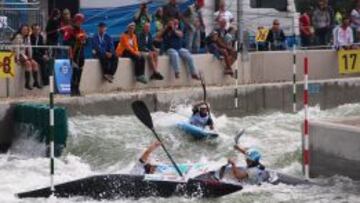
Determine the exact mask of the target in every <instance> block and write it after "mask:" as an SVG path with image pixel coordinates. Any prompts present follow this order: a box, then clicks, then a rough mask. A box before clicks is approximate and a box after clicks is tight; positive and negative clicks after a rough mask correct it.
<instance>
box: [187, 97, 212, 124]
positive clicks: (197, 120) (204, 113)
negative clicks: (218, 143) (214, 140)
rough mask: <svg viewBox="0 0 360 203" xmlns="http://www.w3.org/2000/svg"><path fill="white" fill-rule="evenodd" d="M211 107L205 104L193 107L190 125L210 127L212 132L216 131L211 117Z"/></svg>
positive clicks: (200, 103)
mask: <svg viewBox="0 0 360 203" xmlns="http://www.w3.org/2000/svg"><path fill="white" fill-rule="evenodd" d="M209 108H210V105H209V104H208V103H205V102H197V103H195V104H194V105H193V109H192V111H193V114H192V116H191V117H190V124H191V125H194V126H197V127H200V128H206V126H209V128H210V130H214V122H213V120H212V118H211V117H210V115H209V112H210V111H209Z"/></svg>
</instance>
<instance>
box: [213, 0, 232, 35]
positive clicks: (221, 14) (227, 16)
mask: <svg viewBox="0 0 360 203" xmlns="http://www.w3.org/2000/svg"><path fill="white" fill-rule="evenodd" d="M214 15H215V22H217V23H220V20H221V19H224V20H225V23H226V25H225V29H226V30H228V29H229V28H230V26H231V23H232V22H234V15H233V14H232V13H231V12H230V11H228V10H226V4H225V1H224V0H221V2H220V5H219V10H218V11H216V12H215V14H214Z"/></svg>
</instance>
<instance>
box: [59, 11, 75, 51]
mask: <svg viewBox="0 0 360 203" xmlns="http://www.w3.org/2000/svg"><path fill="white" fill-rule="evenodd" d="M72 30H73V27H72V21H71V13H70V10H69V9H67V8H66V9H64V10H63V13H62V18H61V22H60V31H61V35H62V39H61V40H62V44H64V45H70V44H69V40H70V38H71V37H72V36H73V33H72Z"/></svg>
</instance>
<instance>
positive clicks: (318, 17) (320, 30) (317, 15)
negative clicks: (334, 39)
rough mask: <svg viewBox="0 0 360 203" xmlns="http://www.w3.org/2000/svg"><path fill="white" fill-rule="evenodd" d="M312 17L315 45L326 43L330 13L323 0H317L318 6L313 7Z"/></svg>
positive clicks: (329, 29) (329, 27)
mask: <svg viewBox="0 0 360 203" xmlns="http://www.w3.org/2000/svg"><path fill="white" fill-rule="evenodd" d="M312 18H313V19H312V21H313V22H312V23H313V26H314V29H315V38H316V43H317V45H326V44H328V35H329V33H331V32H330V31H331V23H332V20H331V13H330V11H329V9H327V7H326V5H325V2H324V1H323V0H319V2H318V7H317V8H316V9H315V11H314V13H313V16H312Z"/></svg>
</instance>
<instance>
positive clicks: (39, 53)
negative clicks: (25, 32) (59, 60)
mask: <svg viewBox="0 0 360 203" xmlns="http://www.w3.org/2000/svg"><path fill="white" fill-rule="evenodd" d="M31 28H32V34H31V36H30V41H31V45H35V46H44V45H45V40H44V37H43V36H42V34H41V27H40V25H38V24H33V25H32V26H31ZM32 54H33V58H34V60H35V61H36V62H37V63H38V65H39V68H40V72H41V82H42V85H44V86H47V85H49V67H48V61H49V56H48V55H47V52H46V50H45V49H44V48H35V47H34V48H32Z"/></svg>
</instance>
